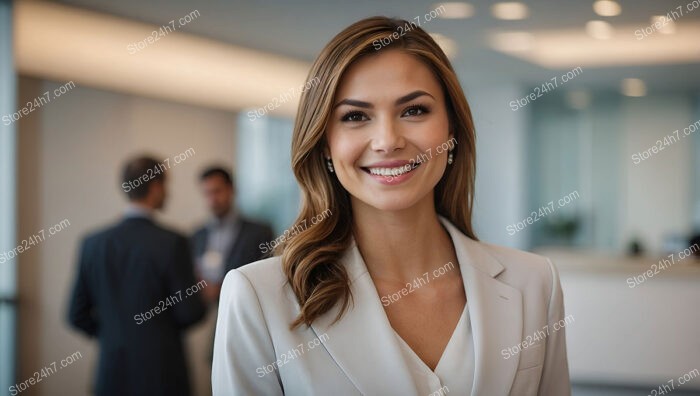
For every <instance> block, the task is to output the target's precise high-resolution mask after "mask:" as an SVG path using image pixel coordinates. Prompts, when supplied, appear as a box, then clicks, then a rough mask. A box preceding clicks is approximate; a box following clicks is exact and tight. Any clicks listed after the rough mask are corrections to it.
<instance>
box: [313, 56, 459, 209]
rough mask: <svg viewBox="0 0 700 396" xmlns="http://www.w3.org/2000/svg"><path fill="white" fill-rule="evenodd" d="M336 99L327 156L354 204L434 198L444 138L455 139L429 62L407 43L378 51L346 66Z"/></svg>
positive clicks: (389, 205) (405, 204) (382, 205)
mask: <svg viewBox="0 0 700 396" xmlns="http://www.w3.org/2000/svg"><path fill="white" fill-rule="evenodd" d="M333 103H334V108H333V109H332V110H331V119H330V121H329V122H328V126H327V129H326V137H327V143H328V147H327V149H326V151H325V156H326V158H328V157H331V159H332V161H333V166H334V168H335V174H336V175H337V176H338V180H339V181H340V183H341V184H342V185H343V187H344V188H345V189H346V190H347V191H348V192H349V193H350V195H351V200H352V202H353V208H356V209H357V208H358V205H362V204H364V205H368V206H370V207H373V208H376V209H379V210H386V211H397V210H403V209H408V208H411V207H413V206H414V205H416V204H418V203H420V202H421V201H422V200H429V201H430V202H432V200H433V188H434V187H435V185H436V184H437V183H438V181H439V180H440V178H441V177H442V175H443V173H444V172H445V167H446V165H447V152H446V151H447V150H446V149H445V148H446V147H447V144H446V143H452V146H451V147H454V142H452V141H450V139H451V138H452V135H451V134H450V133H449V121H448V116H447V109H446V105H445V100H444V93H443V90H442V87H441V86H440V84H439V83H438V81H437V80H436V78H435V76H434V75H433V73H432V72H431V71H430V69H429V68H428V67H427V66H426V65H425V64H423V63H422V62H421V61H419V60H418V59H417V58H415V57H414V56H412V55H409V54H407V53H405V52H402V51H401V50H397V49H389V50H380V51H379V53H378V54H376V55H371V56H366V57H364V58H361V59H359V60H358V61H356V62H355V63H354V64H353V65H351V67H349V68H348V69H347V70H346V72H345V74H344V75H343V77H342V79H341V81H340V85H339V86H338V90H337V93H336V97H335V99H334V102H333Z"/></svg>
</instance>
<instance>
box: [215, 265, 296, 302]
mask: <svg viewBox="0 0 700 396" xmlns="http://www.w3.org/2000/svg"><path fill="white" fill-rule="evenodd" d="M286 281H287V279H286V276H285V275H284V272H283V271H282V257H280V256H275V257H269V258H266V259H263V260H258V261H255V262H253V263H250V264H246V265H244V266H242V267H239V268H237V269H233V270H231V271H229V272H228V273H227V274H226V277H225V278H224V284H223V286H222V287H227V282H228V283H229V284H231V285H230V286H229V287H233V284H237V285H239V286H240V285H241V284H247V286H246V288H248V287H249V288H251V291H255V292H256V293H269V292H273V291H277V290H278V289H279V288H280V287H283V286H284V284H285V283H286Z"/></svg>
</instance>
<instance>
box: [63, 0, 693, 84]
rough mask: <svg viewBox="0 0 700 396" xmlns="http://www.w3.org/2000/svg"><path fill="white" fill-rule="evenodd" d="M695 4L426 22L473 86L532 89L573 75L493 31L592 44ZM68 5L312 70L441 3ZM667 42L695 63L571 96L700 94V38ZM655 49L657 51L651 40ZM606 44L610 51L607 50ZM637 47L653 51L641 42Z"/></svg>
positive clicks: (596, 76)
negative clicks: (324, 57) (347, 46)
mask: <svg viewBox="0 0 700 396" xmlns="http://www.w3.org/2000/svg"><path fill="white" fill-rule="evenodd" d="M690 1H692V0H690ZM688 2H689V1H688V0H682V1H676V0H669V1H659V0H618V3H619V4H620V5H621V6H622V13H621V14H620V15H618V16H615V17H599V16H598V15H596V14H595V13H594V12H593V9H592V3H593V1H592V0H576V1H574V0H564V1H562V0H559V1H555V0H525V1H524V3H525V4H527V5H528V7H529V10H530V16H529V18H527V19H525V20H521V21H501V20H497V19H494V18H493V17H492V16H491V15H490V11H489V8H490V6H491V5H492V4H493V1H485V0H470V1H469V3H470V4H472V5H473V6H474V10H475V13H474V16H472V17H471V18H468V19H452V20H450V19H434V20H432V21H430V22H426V23H424V24H422V27H424V28H425V29H426V30H427V31H428V32H430V33H440V34H443V35H445V36H447V37H449V38H451V39H453V40H455V41H456V43H457V46H458V53H457V54H456V55H455V56H454V58H453V59H452V60H453V63H454V66H455V69H456V70H457V72H458V74H459V75H460V78H461V79H462V80H463V82H464V83H465V85H467V86H468V85H470V84H474V85H477V84H481V85H483V84H497V83H502V82H508V83H516V84H521V85H524V86H530V85H539V84H540V83H543V82H545V81H548V80H549V79H551V78H552V77H554V76H557V75H560V72H561V71H567V70H570V69H571V68H561V67H560V68H557V69H556V70H553V69H551V68H548V67H543V66H540V65H538V64H536V63H533V62H532V61H528V60H525V59H523V58H521V57H515V56H512V55H509V54H506V53H502V52H498V51H496V50H494V49H492V48H491V47H490V46H489V44H488V39H489V35H490V34H491V33H493V32H500V31H512V30H518V31H527V32H537V33H538V34H539V33H546V34H548V35H549V36H553V37H556V36H557V35H559V31H561V32H565V31H566V32H569V33H571V32H574V33H575V34H578V35H580V36H581V37H583V38H585V37H587V36H586V35H585V33H584V26H585V24H586V22H587V21H589V20H592V19H603V20H606V21H608V22H610V23H611V24H613V26H614V27H616V28H617V27H618V26H620V27H622V26H624V27H627V28H631V27H634V26H637V27H640V28H642V27H645V26H648V25H649V24H650V22H649V20H650V17H651V16H652V15H665V14H666V13H667V12H668V11H670V10H673V9H674V8H675V7H677V6H683V7H685V6H686V4H687V3H688ZM59 3H63V4H67V5H72V6H77V7H82V8H86V9H89V10H93V11H99V12H104V13H108V14H112V15H114V16H119V17H124V18H128V19H134V20H138V21H142V22H147V23H152V24H154V25H165V24H167V23H168V22H169V21H170V20H172V19H178V18H180V17H182V16H184V15H187V14H189V13H190V12H191V11H193V10H195V9H196V10H198V11H199V13H200V16H199V17H198V18H197V19H195V20H193V21H192V22H191V23H189V24H187V25H186V26H184V27H183V28H182V29H180V30H181V31H183V32H187V33H190V34H194V35H199V36H204V37H208V38H212V39H216V40H220V41H223V42H226V43H230V44H236V45H240V46H244V47H249V48H255V49H259V50H263V51H269V52H273V53H276V54H280V55H284V56H288V57H293V58H296V59H299V60H303V61H307V62H311V61H313V59H314V57H315V56H316V55H317V54H318V53H319V51H320V50H321V48H322V47H323V45H325V43H326V42H328V41H329V40H330V39H331V38H332V36H333V35H335V34H336V33H338V32H339V31H340V30H342V29H343V28H344V27H346V26H347V25H349V24H351V23H352V22H355V21H357V20H359V19H362V18H364V17H368V16H372V15H386V16H393V17H401V18H405V19H413V18H414V17H416V16H418V15H421V16H422V15H424V14H425V13H426V12H429V11H430V10H432V9H434V8H435V4H433V3H430V2H424V1H416V0H401V1H398V0H388V1H382V2H377V1H366V0H361V1H353V2H349V1H343V2H340V1H323V2H320V1H310V0H300V1H285V0H261V1H214V0H201V1H200V0H198V1H196V2H194V1H185V0H167V1H162V0H156V1H143V0H120V1H114V0H62V1H59ZM676 23H677V25H678V26H679V28H680V27H682V26H693V27H697V26H700V9H697V10H695V11H694V12H687V11H686V12H685V13H684V15H683V16H682V17H681V18H679V19H678V20H677V21H676ZM679 30H680V29H679ZM657 36H662V35H660V34H657ZM664 38H665V39H666V41H665V42H663V43H661V46H662V47H664V48H668V47H670V48H675V49H676V50H677V52H678V51H680V52H682V53H686V54H692V55H693V56H694V59H695V60H691V61H680V62H677V61H672V60H668V59H667V60H666V63H667V64H657V65H653V64H647V65H642V64H639V63H641V62H637V64H629V65H623V66H596V65H594V66H592V67H588V66H584V67H583V72H582V73H581V74H580V75H579V76H577V77H576V79H574V80H572V81H570V82H569V83H567V89H568V88H575V87H596V88H600V89H617V88H618V87H619V85H620V81H621V80H622V79H624V78H630V77H634V78H641V79H643V80H645V81H646V82H647V84H648V87H649V89H650V90H654V91H666V90H679V89H680V90H697V89H698V88H700V62H698V60H697V59H698V58H700V39H698V40H695V43H694V44H693V43H690V44H689V43H688V42H687V41H683V42H682V41H681V40H680V38H677V39H676V38H674V37H673V35H668V36H665V37H664ZM653 39H654V40H655V39H656V38H653ZM591 40H592V39H591ZM645 40H646V39H645ZM673 40H677V41H673ZM630 43H631V44H632V42H630ZM648 43H649V45H651V43H652V38H650V39H649V41H648ZM657 44H658V43H657ZM574 45H577V44H573V41H572V46H574ZM595 45H597V43H593V46H595ZM600 45H605V43H603V42H601V44H600ZM636 45H638V46H639V45H647V44H646V42H641V43H637V44H636ZM574 49H575V48H574ZM601 49H602V47H601ZM609 52H610V51H607V52H606V51H602V50H601V51H600V53H593V54H591V56H590V57H589V58H590V59H593V58H595V57H596V56H598V55H599V54H606V53H609ZM612 52H614V51H612ZM600 56H603V55H600ZM655 56H656V53H655V52H650V53H649V56H648V58H649V59H651V60H654V59H655ZM656 59H658V56H656ZM669 59H670V58H669ZM594 63H595V62H594ZM603 64H605V62H603Z"/></svg>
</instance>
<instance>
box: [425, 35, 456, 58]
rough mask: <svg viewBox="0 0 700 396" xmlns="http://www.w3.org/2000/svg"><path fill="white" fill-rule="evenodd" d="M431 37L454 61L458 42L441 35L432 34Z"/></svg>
mask: <svg viewBox="0 0 700 396" xmlns="http://www.w3.org/2000/svg"><path fill="white" fill-rule="evenodd" d="M430 36H431V37H432V38H433V40H435V42H436V43H437V44H438V45H439V46H440V48H442V50H443V51H444V52H445V55H447V57H448V58H450V59H452V58H454V57H455V56H456V55H457V42H455V41H454V40H452V39H451V38H449V37H447V36H445V35H442V34H440V33H430Z"/></svg>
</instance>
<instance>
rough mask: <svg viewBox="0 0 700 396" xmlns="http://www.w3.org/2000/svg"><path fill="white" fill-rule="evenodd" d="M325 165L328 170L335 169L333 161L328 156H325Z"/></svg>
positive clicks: (332, 170) (333, 170)
mask: <svg viewBox="0 0 700 396" xmlns="http://www.w3.org/2000/svg"><path fill="white" fill-rule="evenodd" d="M326 167H327V168H328V172H330V173H333V172H335V169H334V168H333V161H331V159H330V157H328V158H326Z"/></svg>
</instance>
